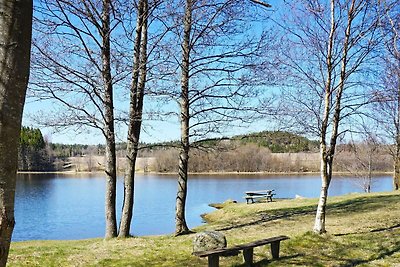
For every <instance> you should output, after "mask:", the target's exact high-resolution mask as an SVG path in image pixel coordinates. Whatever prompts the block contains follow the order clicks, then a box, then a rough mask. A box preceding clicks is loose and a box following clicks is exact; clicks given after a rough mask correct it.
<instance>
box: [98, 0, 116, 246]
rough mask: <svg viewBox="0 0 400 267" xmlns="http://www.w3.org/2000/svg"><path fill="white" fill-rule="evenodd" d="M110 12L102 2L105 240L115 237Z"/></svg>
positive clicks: (105, 2)
mask: <svg viewBox="0 0 400 267" xmlns="http://www.w3.org/2000/svg"><path fill="white" fill-rule="evenodd" d="M110 12H111V1H110V0H103V11H102V15H101V21H102V30H101V36H102V40H103V44H102V53H101V57H102V66H103V69H102V78H103V84H104V98H103V99H104V110H105V118H104V119H105V124H104V135H105V137H106V166H105V172H106V176H107V178H106V179H107V182H106V196H105V215H106V233H105V238H112V237H116V236H117V217H116V208H115V202H116V183H117V170H116V153H115V133H114V101H113V83H112V78H111V77H112V76H111V51H110V32H111V31H110Z"/></svg>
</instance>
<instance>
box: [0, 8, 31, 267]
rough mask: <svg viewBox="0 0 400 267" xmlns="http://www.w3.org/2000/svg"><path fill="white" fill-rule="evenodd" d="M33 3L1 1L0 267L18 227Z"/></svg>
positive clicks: (4, 260)
mask: <svg viewBox="0 0 400 267" xmlns="http://www.w3.org/2000/svg"><path fill="white" fill-rule="evenodd" d="M32 8H33V3H32V1H29V0H26V1H17V0H12V1H11V0H1V1H0V14H1V16H0V114H1V117H0V209H1V213H0V266H6V263H7V258H8V252H9V248H10V242H11V236H12V232H13V229H14V225H15V219H14V199H15V181H16V177H17V164H18V158H17V157H18V142H19V138H20V130H21V120H22V110H23V107H24V103H25V94H26V88H27V84H28V79H29V63H30V49H31V33H32Z"/></svg>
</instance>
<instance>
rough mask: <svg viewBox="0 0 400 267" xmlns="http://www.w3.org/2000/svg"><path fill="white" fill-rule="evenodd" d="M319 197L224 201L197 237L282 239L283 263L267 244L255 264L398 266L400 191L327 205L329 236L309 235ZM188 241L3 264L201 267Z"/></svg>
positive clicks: (47, 250)
mask: <svg viewBox="0 0 400 267" xmlns="http://www.w3.org/2000/svg"><path fill="white" fill-rule="evenodd" d="M316 204H317V199H294V200H281V201H276V202H273V203H258V204H251V205H247V204H244V203H239V204H235V203H229V204H226V205H225V206H224V207H223V208H222V209H220V210H216V211H215V212H213V213H210V214H208V215H206V219H207V221H208V224H206V225H203V226H201V227H198V228H196V229H194V230H195V231H203V230H219V231H222V232H223V233H224V234H225V235H226V237H227V240H228V246H232V245H235V244H240V243H244V242H250V241H254V240H257V239H262V238H267V237H272V236H275V235H287V236H289V237H290V239H289V240H286V241H283V242H282V243H281V252H280V256H281V258H280V259H279V260H271V255H270V249H269V246H265V247H258V248H255V249H254V261H255V262H256V266H266V265H268V266H343V267H344V266H397V267H400V192H391V193H379V194H378V193H374V194H351V195H346V196H341V197H331V198H329V199H328V209H327V218H326V219H327V221H326V224H327V230H328V233H327V234H324V235H316V234H313V233H312V232H311V231H310V230H311V229H312V227H313V223H314V215H315V209H316ZM193 237H194V235H193V234H192V235H186V236H180V237H173V236H168V235H165V236H147V237H135V238H129V239H121V240H119V239H115V240H102V239H90V240H74V241H27V242H13V243H12V245H11V251H10V256H9V266H207V259H199V258H197V257H195V256H192V255H191V252H192V240H193ZM242 263H243V261H242V257H241V255H239V256H234V257H226V258H225V257H222V258H221V259H220V265H221V266H243V265H242Z"/></svg>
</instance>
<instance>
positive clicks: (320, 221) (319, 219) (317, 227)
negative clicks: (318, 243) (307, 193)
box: [313, 157, 332, 234]
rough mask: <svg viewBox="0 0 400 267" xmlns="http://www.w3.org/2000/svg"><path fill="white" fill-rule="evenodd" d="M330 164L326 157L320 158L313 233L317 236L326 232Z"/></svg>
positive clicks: (330, 174) (330, 177) (330, 176)
mask: <svg viewBox="0 0 400 267" xmlns="http://www.w3.org/2000/svg"><path fill="white" fill-rule="evenodd" d="M331 169H332V163H331V162H329V161H328V159H327V158H326V157H322V158H321V181H322V187H321V193H320V196H319V201H318V207H317V213H316V216H315V223H314V229H313V231H314V232H315V233H318V234H323V233H325V232H326V229H325V216H326V202H327V199H328V188H329V184H330V182H331V179H332V172H331V171H330V170H331Z"/></svg>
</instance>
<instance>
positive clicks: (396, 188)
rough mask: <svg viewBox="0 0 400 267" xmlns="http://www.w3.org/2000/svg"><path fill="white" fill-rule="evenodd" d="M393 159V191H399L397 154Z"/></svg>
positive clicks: (399, 178)
mask: <svg viewBox="0 0 400 267" xmlns="http://www.w3.org/2000/svg"><path fill="white" fill-rule="evenodd" d="M397 155H398V156H396V158H395V159H394V174H393V189H394V190H399V187H400V156H399V154H397Z"/></svg>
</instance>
